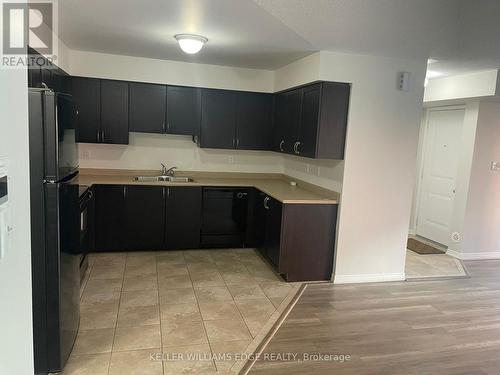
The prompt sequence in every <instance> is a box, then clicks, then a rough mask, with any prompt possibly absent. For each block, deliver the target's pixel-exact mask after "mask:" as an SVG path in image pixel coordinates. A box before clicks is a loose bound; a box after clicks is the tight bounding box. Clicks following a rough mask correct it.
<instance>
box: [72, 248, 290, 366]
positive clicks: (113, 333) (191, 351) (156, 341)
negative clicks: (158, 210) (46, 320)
mask: <svg viewBox="0 0 500 375" xmlns="http://www.w3.org/2000/svg"><path fill="white" fill-rule="evenodd" d="M83 287H84V289H83V294H82V298H81V321H80V331H79V334H78V337H77V340H76V342H75V346H74V349H73V352H72V355H71V357H70V359H69V361H68V363H67V365H66V368H65V370H64V375H115V374H119V375H136V374H137V375H139V374H140V375H150V374H151V375H152V374H158V375H160V374H165V375H167V374H176V375H177V374H215V373H224V372H227V371H229V369H230V367H231V366H232V365H233V363H234V360H233V359H234V356H229V355H227V353H241V352H244V351H245V349H246V348H247V347H248V346H249V344H250V343H251V342H252V340H253V339H254V338H255V337H256V336H257V335H259V337H260V336H262V334H263V332H262V331H263V329H264V330H265V329H266V327H264V326H265V325H266V323H267V322H268V320H269V318H270V317H271V316H272V315H273V314H274V316H275V315H276V314H275V312H276V309H277V307H278V306H279V305H280V303H281V302H282V301H283V300H284V299H285V297H287V296H288V298H290V295H291V294H292V293H293V289H294V288H293V287H292V285H291V284H288V283H286V282H284V281H283V280H282V279H281V278H280V277H279V276H277V275H276V274H275V273H274V271H273V270H272V269H271V267H270V266H269V265H268V264H267V263H266V262H265V261H264V260H263V259H262V258H261V257H260V255H259V254H258V253H257V252H256V251H255V250H253V249H241V250H240V249H238V250H192V251H170V252H134V253H104V254H96V255H93V256H92V257H91V259H90V267H89V276H88V278H87V279H86V280H85V284H84V285H83ZM259 333H260V334H259ZM254 344H255V343H254ZM179 353H181V354H179ZM212 353H214V354H220V353H226V360H222V359H221V360H214V359H213V356H211V355H210V354H212ZM152 354H153V355H155V354H156V355H157V356H158V357H155V358H153V359H152V358H150V356H151V355H152ZM181 355H182V358H180V357H181ZM194 355H196V357H193V356H194ZM229 357H231V358H229ZM174 359H175V360H174ZM193 359H195V360H193Z"/></svg>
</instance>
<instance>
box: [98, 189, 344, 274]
mask: <svg viewBox="0 0 500 375" xmlns="http://www.w3.org/2000/svg"><path fill="white" fill-rule="evenodd" d="M94 191H95V195H96V197H95V210H96V216H95V217H96V220H95V226H94V228H95V247H94V251H134V250H162V249H168V250H181V249H198V248H200V247H221V248H224V247H243V246H252V247H257V248H259V250H260V252H261V253H262V255H263V256H264V257H266V258H267V259H268V260H269V263H270V264H271V265H273V266H274V267H275V269H276V271H277V272H278V273H280V274H281V275H283V277H284V278H285V280H287V281H312V280H330V278H331V276H332V269H333V257H334V247H335V228H336V221H337V210H338V205H332V204H283V203H281V202H279V201H277V200H276V199H273V198H272V197H270V196H267V195H266V194H265V193H263V192H260V191H258V190H256V189H252V188H223V187H217V188H215V187H205V188H202V187H198V186H165V187H162V186H142V185H127V186H124V185H96V186H94ZM233 237H234V238H236V240H235V241H232V240H231V241H229V240H227V239H228V238H229V239H232V238H233ZM216 245H217V246H216Z"/></svg>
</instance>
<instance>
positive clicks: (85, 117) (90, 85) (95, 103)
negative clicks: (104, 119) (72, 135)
mask: <svg viewBox="0 0 500 375" xmlns="http://www.w3.org/2000/svg"><path fill="white" fill-rule="evenodd" d="M71 83H72V94H73V100H74V101H75V104H76V108H77V111H78V118H77V128H76V141H77V142H83V143H97V142H99V140H100V130H101V82H100V80H99V79H96V78H82V77H73V79H72V82H71Z"/></svg>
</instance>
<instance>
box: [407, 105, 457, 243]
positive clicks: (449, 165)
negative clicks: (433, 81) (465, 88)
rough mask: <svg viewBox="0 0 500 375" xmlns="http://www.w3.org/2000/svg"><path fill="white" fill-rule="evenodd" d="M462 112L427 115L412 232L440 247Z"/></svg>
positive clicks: (446, 240)
mask: <svg viewBox="0 0 500 375" xmlns="http://www.w3.org/2000/svg"><path fill="white" fill-rule="evenodd" d="M464 113H465V110H464V109H432V110H429V112H428V114H427V131H426V136H425V140H424V145H423V166H422V175H421V178H422V181H421V183H420V196H419V206H418V217H417V227H416V232H417V234H418V235H419V236H422V237H425V238H428V239H430V240H433V241H435V242H439V243H440V244H443V245H448V243H449V240H450V224H451V216H452V214H453V203H454V199H455V181H456V177H457V169H458V162H459V157H460V145H461V138H462V127H463V122H464Z"/></svg>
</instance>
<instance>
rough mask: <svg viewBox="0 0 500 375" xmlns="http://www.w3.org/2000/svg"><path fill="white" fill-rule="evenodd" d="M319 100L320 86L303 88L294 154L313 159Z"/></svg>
mask: <svg viewBox="0 0 500 375" xmlns="http://www.w3.org/2000/svg"><path fill="white" fill-rule="evenodd" d="M320 99H321V84H317V85H314V86H309V87H305V88H304V89H303V94H302V118H301V122H300V135H299V139H298V140H297V141H298V142H299V143H298V144H297V146H296V147H295V148H294V153H295V154H297V155H301V156H307V157H309V158H314V157H315V156H316V144H317V138H318V120H319V108H320Z"/></svg>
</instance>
